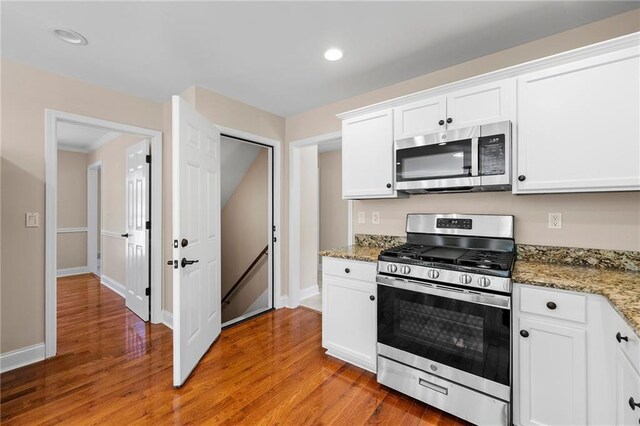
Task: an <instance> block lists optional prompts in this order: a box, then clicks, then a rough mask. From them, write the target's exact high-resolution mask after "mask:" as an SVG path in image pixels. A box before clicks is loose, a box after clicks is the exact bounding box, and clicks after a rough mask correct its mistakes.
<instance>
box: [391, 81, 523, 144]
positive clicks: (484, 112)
mask: <svg viewBox="0 0 640 426" xmlns="http://www.w3.org/2000/svg"><path fill="white" fill-rule="evenodd" d="M515 84H516V83H515V79H507V80H501V81H495V82H491V83H487V84H481V85H478V86H474V87H469V88H466V89H462V90H458V91H455V92H451V93H449V94H447V95H443V96H436V97H433V98H427V99H421V100H418V101H415V102H411V103H408V104H406V105H401V106H399V107H396V108H394V110H393V115H394V126H393V131H394V137H395V139H396V140H398V139H404V138H409V137H412V136H419V135H424V134H429V133H435V132H440V131H446V130H453V129H459V128H462V127H471V126H477V125H480V124H486V123H493V122H497V121H504V120H513V119H514V117H515V103H516V99H515Z"/></svg>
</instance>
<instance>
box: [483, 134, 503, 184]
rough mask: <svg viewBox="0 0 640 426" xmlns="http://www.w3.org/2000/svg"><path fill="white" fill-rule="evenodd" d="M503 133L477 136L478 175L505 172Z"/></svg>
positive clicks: (501, 173)
mask: <svg viewBox="0 0 640 426" xmlns="http://www.w3.org/2000/svg"><path fill="white" fill-rule="evenodd" d="M504 140H505V136H504V135H492V136H481V137H479V138H478V157H479V158H478V172H479V174H480V176H491V175H503V174H504V173H505V162H506V160H505V158H506V152H505V146H504Z"/></svg>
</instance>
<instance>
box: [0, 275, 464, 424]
mask: <svg viewBox="0 0 640 426" xmlns="http://www.w3.org/2000/svg"><path fill="white" fill-rule="evenodd" d="M58 338H59V341H58V354H59V355H58V356H56V357H55V358H52V359H49V360H46V361H43V362H40V363H37V364H33V365H30V366H27V367H23V368H20V369H17V370H13V371H10V372H7V373H4V374H2V376H1V377H0V383H1V391H2V392H1V402H0V411H1V417H0V419H1V421H2V424H6V425H13V424H30V425H32V424H55V423H65V424H101V423H105V424H129V423H134V424H152V423H153V424H204V423H206V424H219V423H222V424H244V425H252V424H274V423H278V424H295V425H302V424H345V425H352V424H364V423H381V424H389V425H399V424H402V425H411V424H429V425H461V424H466V423H464V422H463V421H461V420H460V419H457V418H455V417H453V416H451V415H449V414H446V413H443V412H441V411H439V410H437V409H435V408H432V407H428V406H426V405H425V404H422V403H420V402H418V401H415V400H413V399H411V398H409V397H406V396H404V395H401V394H399V393H397V392H395V391H393V390H391V389H388V388H385V387H383V386H381V385H379V384H378V383H377V382H376V379H375V375H373V374H371V373H369V372H366V371H364V370H361V369H359V368H356V367H353V366H350V365H349V364H346V363H344V362H342V361H339V360H336V359H334V358H331V357H329V356H327V355H325V354H324V350H323V349H322V347H321V316H320V315H319V314H317V313H315V312H313V311H310V310H307V309H293V310H291V309H280V310H277V311H273V312H270V313H268V314H265V315H263V316H261V317H258V318H256V319H253V320H251V321H247V322H244V323H242V324H239V325H237V326H235V327H232V328H230V329H227V330H224V331H223V332H222V335H221V337H220V338H219V340H218V341H217V342H216V343H215V344H214V346H213V347H212V348H211V349H210V350H209V352H208V353H207V354H206V355H205V357H204V359H203V360H202V361H201V363H200V365H199V366H198V367H197V369H196V370H195V371H194V373H193V375H192V377H191V378H190V379H189V381H188V382H187V383H186V384H185V385H184V386H183V387H182V388H181V389H174V388H173V387H172V385H171V383H172V369H171V368H172V366H171V362H172V334H171V330H170V329H168V328H166V327H165V326H164V325H153V324H145V323H144V322H142V321H141V320H140V319H138V317H137V316H135V315H134V314H133V313H132V312H130V311H129V310H128V309H126V308H125V306H124V299H122V298H121V297H120V296H118V295H116V294H115V293H113V292H112V291H111V290H109V289H107V288H106V287H104V286H102V285H100V284H99V282H98V280H97V279H96V278H94V277H93V276H90V275H82V276H76V277H68V278H61V279H59V280H58Z"/></svg>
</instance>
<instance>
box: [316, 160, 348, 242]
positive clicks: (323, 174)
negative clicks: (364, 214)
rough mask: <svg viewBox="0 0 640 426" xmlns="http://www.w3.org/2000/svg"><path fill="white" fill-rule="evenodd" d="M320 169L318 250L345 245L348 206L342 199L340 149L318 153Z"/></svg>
mask: <svg viewBox="0 0 640 426" xmlns="http://www.w3.org/2000/svg"><path fill="white" fill-rule="evenodd" d="M318 168H319V169H320V250H326V249H330V248H335V247H342V246H346V245H347V232H348V220H347V214H348V206H347V201H346V200H343V199H342V151H341V150H338V151H329V152H322V153H320V154H318Z"/></svg>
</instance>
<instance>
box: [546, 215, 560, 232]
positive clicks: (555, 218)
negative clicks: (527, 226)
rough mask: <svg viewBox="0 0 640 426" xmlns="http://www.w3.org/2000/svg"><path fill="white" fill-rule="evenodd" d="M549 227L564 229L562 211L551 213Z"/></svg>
mask: <svg viewBox="0 0 640 426" xmlns="http://www.w3.org/2000/svg"><path fill="white" fill-rule="evenodd" d="M549 229H562V213H549Z"/></svg>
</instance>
